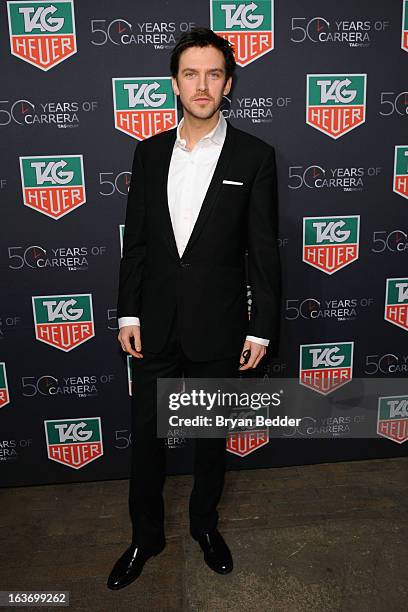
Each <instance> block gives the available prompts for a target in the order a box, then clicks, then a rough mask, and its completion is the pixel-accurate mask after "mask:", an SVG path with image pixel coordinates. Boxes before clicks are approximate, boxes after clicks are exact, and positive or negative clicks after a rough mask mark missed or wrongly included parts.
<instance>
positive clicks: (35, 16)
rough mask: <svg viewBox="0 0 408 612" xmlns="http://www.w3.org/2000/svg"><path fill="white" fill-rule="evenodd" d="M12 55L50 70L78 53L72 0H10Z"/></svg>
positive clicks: (9, 15) (8, 7)
mask: <svg viewBox="0 0 408 612" xmlns="http://www.w3.org/2000/svg"><path fill="white" fill-rule="evenodd" d="M7 9H8V21H9V32H10V47H11V54H12V55H15V56H16V57H19V58H20V59H22V60H24V61H25V62H28V63H29V64H32V65H33V66H37V68H40V69H41V70H49V69H50V68H53V66H56V65H57V64H59V63H60V62H63V61H64V60H65V59H67V57H70V56H71V55H74V53H76V50H77V48H76V38H75V18H74V5H73V0H54V2H39V1H38V0H22V1H18V0H17V1H14V0H13V1H12V2H7Z"/></svg>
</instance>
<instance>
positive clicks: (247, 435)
mask: <svg viewBox="0 0 408 612" xmlns="http://www.w3.org/2000/svg"><path fill="white" fill-rule="evenodd" d="M268 442H269V431H268V430H267V429H262V430H261V429H259V430H258V429H257V430H255V431H237V432H233V433H229V434H228V436H227V447H226V448H227V451H228V452H229V453H232V454H233V455H238V456H239V457H246V456H247V455H249V454H250V453H253V452H254V451H256V450H257V449H258V448H260V447H261V446H265V444H268Z"/></svg>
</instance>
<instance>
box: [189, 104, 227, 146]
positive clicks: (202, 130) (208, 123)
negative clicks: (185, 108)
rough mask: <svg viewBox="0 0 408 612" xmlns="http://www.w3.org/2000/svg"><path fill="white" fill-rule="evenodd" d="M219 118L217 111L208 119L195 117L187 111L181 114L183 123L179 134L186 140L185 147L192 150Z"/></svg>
mask: <svg viewBox="0 0 408 612" xmlns="http://www.w3.org/2000/svg"><path fill="white" fill-rule="evenodd" d="M219 118H220V111H217V112H216V113H215V114H214V115H213V116H212V117H210V118H209V119H197V118H196V117H193V116H192V115H190V114H188V113H184V115H183V124H182V126H181V128H180V136H181V138H183V139H184V140H185V141H186V144H187V148H188V149H189V150H190V151H192V149H194V147H195V145H196V144H197V142H198V141H199V140H201V138H204V136H205V135H206V134H208V133H209V132H211V130H213V129H214V128H215V126H216V125H217V123H218V120H219Z"/></svg>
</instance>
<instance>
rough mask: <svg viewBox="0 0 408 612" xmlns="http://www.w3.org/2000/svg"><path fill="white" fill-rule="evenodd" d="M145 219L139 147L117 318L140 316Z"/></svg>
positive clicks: (124, 250) (135, 161)
mask: <svg viewBox="0 0 408 612" xmlns="http://www.w3.org/2000/svg"><path fill="white" fill-rule="evenodd" d="M145 219H146V203H145V189H144V171H143V165H142V160H141V151H140V143H139V144H138V145H137V147H136V151H135V154H134V158H133V165H132V176H131V180H130V187H129V194H128V199H127V207H126V220H125V231H124V236H123V253H122V259H121V261H120V270H119V291H118V303H117V316H118V318H121V317H137V316H138V315H139V312H140V299H141V287H142V277H143V268H144V262H145V256H146V240H145V239H146V232H145Z"/></svg>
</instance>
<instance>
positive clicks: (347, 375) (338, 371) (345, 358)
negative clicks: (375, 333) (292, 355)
mask: <svg viewBox="0 0 408 612" xmlns="http://www.w3.org/2000/svg"><path fill="white" fill-rule="evenodd" d="M353 347H354V342H328V343H324V344H301V345H300V366H299V372H300V376H299V382H300V384H301V385H304V386H305V387H310V389H313V390H314V391H317V392H318V393H321V394H322V395H327V394H328V393H331V392H332V391H334V389H338V388H339V387H342V386H343V385H345V384H346V383H348V382H349V381H350V380H351V379H352V376H353Z"/></svg>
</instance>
